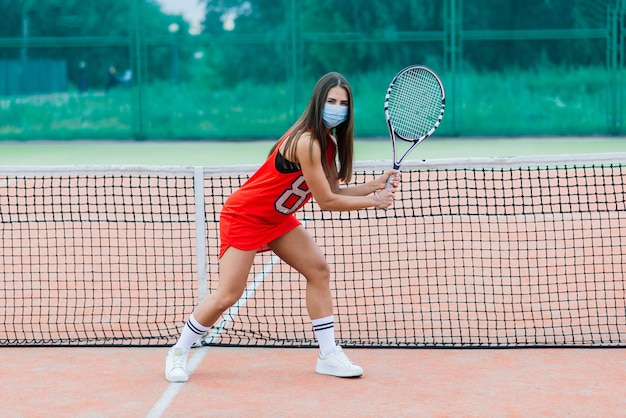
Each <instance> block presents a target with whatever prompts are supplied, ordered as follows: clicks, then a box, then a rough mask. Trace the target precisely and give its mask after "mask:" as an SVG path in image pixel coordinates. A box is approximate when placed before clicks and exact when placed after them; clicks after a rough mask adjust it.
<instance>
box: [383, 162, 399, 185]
mask: <svg viewBox="0 0 626 418" xmlns="http://www.w3.org/2000/svg"><path fill="white" fill-rule="evenodd" d="M393 169H394V170H400V166H399V165H398V164H394V165H393ZM395 176H399V174H392V175H391V176H389V178H388V179H387V184H386V185H385V188H386V189H391V188H392V187H393V186H392V185H391V181H392V180H393V178H394V177H395Z"/></svg>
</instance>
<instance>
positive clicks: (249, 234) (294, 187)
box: [219, 138, 337, 258]
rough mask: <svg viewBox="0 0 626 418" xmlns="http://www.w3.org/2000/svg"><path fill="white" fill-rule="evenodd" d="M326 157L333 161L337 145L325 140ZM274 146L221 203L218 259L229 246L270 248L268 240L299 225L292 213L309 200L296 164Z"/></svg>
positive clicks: (305, 185)
mask: <svg viewBox="0 0 626 418" xmlns="http://www.w3.org/2000/svg"><path fill="white" fill-rule="evenodd" d="M328 144H329V145H328V148H327V149H326V150H325V157H326V158H327V160H328V163H329V165H330V164H335V156H336V152H337V148H336V145H335V143H334V142H333V141H332V140H330V138H329V141H328ZM278 150H279V147H276V149H275V150H274V152H273V153H272V154H271V155H270V156H269V157H268V159H267V160H266V161H265V163H263V165H262V166H261V167H260V168H259V169H258V170H257V171H256V173H254V174H253V175H252V176H251V177H250V178H249V179H248V180H247V181H246V182H245V183H244V184H243V185H242V186H241V187H240V188H239V189H238V190H236V191H235V192H234V193H233V194H232V195H231V196H230V197H229V198H228V199H227V200H226V203H225V204H224V207H223V209H222V212H221V213H220V255H219V256H220V258H221V257H222V255H224V252H225V251H226V250H227V249H228V247H231V246H232V247H235V248H237V249H239V250H243V251H251V250H257V251H258V252H261V251H267V250H269V247H268V243H270V242H271V241H273V240H275V239H276V238H278V237H280V236H282V235H284V234H286V233H287V232H289V231H291V230H292V229H294V228H296V227H298V226H299V225H300V221H299V220H298V219H297V218H296V217H295V215H294V214H295V212H296V211H297V210H298V209H300V208H301V207H302V206H304V204H305V203H307V202H308V201H309V200H310V199H311V192H310V191H309V187H308V186H307V184H306V182H305V181H304V176H303V175H302V170H301V169H300V167H299V166H296V165H294V164H290V163H289V162H287V165H288V166H290V167H288V168H284V167H283V163H282V156H281V155H280V154H279V152H278Z"/></svg>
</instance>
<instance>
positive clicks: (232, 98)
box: [0, 67, 626, 139]
mask: <svg viewBox="0 0 626 418" xmlns="http://www.w3.org/2000/svg"><path fill="white" fill-rule="evenodd" d="M392 76H393V72H390V71H378V72H372V73H369V74H362V73H358V74H354V75H353V76H351V75H348V78H349V79H350V81H351V84H352V87H353V90H354V98H355V117H356V122H357V135H358V136H361V137H370V136H386V135H387V131H386V129H387V128H386V124H385V121H384V115H383V109H382V103H383V99H384V94H385V91H386V89H387V86H388V83H389V81H390V79H391V77H392ZM624 76H626V74H624ZM443 81H444V84H446V85H447V87H448V90H449V96H448V102H447V103H448V108H447V111H446V115H445V116H444V121H443V123H442V125H441V128H440V130H439V131H438V135H443V136H452V135H454V134H455V129H457V130H459V129H460V130H461V131H463V132H464V133H465V134H466V135H482V134H485V133H489V134H491V135H527V134H542V135H551V134H553V135H565V134H571V133H572V132H576V133H577V134H598V133H608V127H607V105H608V103H607V100H608V97H609V89H610V85H609V82H608V73H607V71H606V70H604V69H603V68H578V69H569V68H562V67H555V68H553V69H552V70H544V71H535V70H530V71H529V70H520V69H517V70H512V71H509V72H501V73H495V72H493V73H482V72H467V73H464V74H463V76H462V78H460V79H459V80H457V81H456V83H457V86H456V92H454V89H452V85H451V84H452V81H451V80H449V79H448V78H447V77H445V76H444V77H443ZM314 82H315V80H314V79H310V80H309V81H308V82H306V83H302V86H300V88H301V90H302V92H301V94H300V96H301V97H302V98H301V99H300V100H299V101H298V102H296V103H294V101H293V97H294V91H293V86H292V85H291V84H290V83H288V82H287V83H275V84H258V83H254V82H252V81H243V82H241V83H238V84H234V85H230V86H223V87H221V88H215V87H211V88H209V87H206V86H205V87H202V88H201V87H200V86H198V85H197V84H193V83H182V84H178V85H176V86H174V85H172V84H171V83H170V82H158V83H153V84H151V85H150V86H148V87H145V88H144V89H143V95H144V99H143V103H144V107H143V113H144V115H143V116H144V120H145V121H146V123H145V126H143V129H142V131H143V132H144V133H145V136H146V137H148V138H276V137H278V136H280V135H281V134H282V133H283V132H284V131H285V130H286V129H287V128H288V127H289V126H290V125H291V124H292V123H293V122H294V121H295V119H296V118H297V116H298V115H299V113H300V112H302V111H303V110H304V107H305V105H306V102H307V100H308V94H310V91H311V90H312V88H313V84H314ZM136 93H137V91H135V90H133V89H122V88H119V89H114V90H112V91H110V92H109V93H107V94H104V93H102V92H94V93H89V94H87V95H81V94H79V93H78V92H72V93H67V94H61V95H45V96H39V97H35V96H33V97H14V98H10V99H4V100H1V101H0V108H1V109H2V112H3V114H4V115H7V120H10V121H11V122H9V123H8V124H4V125H2V126H0V138H4V139H11V138H16V137H19V136H26V137H36V138H68V137H73V138H81V137H84V138H88V137H97V138H107V137H108V138H119V137H130V136H132V132H133V129H135V130H136V129H137V127H136V126H134V125H133V124H134V123H136V122H134V121H135V120H136V113H137V112H138V110H139V109H138V108H137V103H136V96H137V95H136ZM454 93H456V95H457V97H459V99H457V97H454ZM450 94H452V97H450Z"/></svg>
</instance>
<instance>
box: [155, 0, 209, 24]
mask: <svg viewBox="0 0 626 418" xmlns="http://www.w3.org/2000/svg"><path fill="white" fill-rule="evenodd" d="M153 1H154V2H156V3H157V4H159V5H160V6H161V10H162V11H163V13H167V14H172V15H182V16H183V18H184V19H185V20H186V21H187V22H189V24H190V26H191V27H192V28H193V27H200V26H201V24H202V21H203V20H204V5H203V4H201V3H200V2H199V1H198V0H153Z"/></svg>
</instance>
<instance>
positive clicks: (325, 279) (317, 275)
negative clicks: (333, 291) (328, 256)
mask: <svg viewBox="0 0 626 418" xmlns="http://www.w3.org/2000/svg"><path fill="white" fill-rule="evenodd" d="M306 278H307V280H308V281H309V282H315V283H329V282H330V266H329V265H328V262H326V260H324V259H321V260H319V261H318V262H317V263H316V264H315V265H314V266H313V268H311V270H310V272H309V274H308V275H306Z"/></svg>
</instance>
